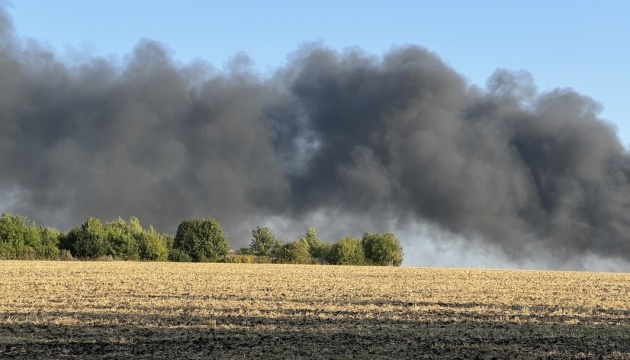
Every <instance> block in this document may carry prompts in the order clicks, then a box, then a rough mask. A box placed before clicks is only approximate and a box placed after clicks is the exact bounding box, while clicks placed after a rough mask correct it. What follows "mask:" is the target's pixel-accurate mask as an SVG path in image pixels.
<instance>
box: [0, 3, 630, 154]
mask: <svg viewBox="0 0 630 360" xmlns="http://www.w3.org/2000/svg"><path fill="white" fill-rule="evenodd" d="M4 3H5V4H6V3H7V2H4ZM8 11H9V13H10V15H11V16H12V18H13V21H14V26H15V29H16V32H17V34H18V35H19V36H21V37H22V38H28V39H33V40H36V41H37V42H40V43H42V44H44V45H46V46H49V47H50V48H51V49H53V50H54V51H55V52H57V53H59V54H61V55H64V56H72V55H73V54H74V55H77V54H79V55H85V54H88V55H89V54H93V55H105V56H111V57H114V58H119V59H121V60H124V57H125V55H126V54H128V53H129V52H130V51H131V49H132V48H133V47H134V46H135V44H136V43H137V42H138V41H139V40H140V39H143V38H149V39H153V40H157V41H160V42H162V43H164V44H166V45H167V46H168V48H170V49H171V50H172V52H173V56H174V57H175V58H176V59H178V60H180V61H182V62H184V63H186V62H189V61H191V60H195V59H202V60H205V61H208V62H210V63H211V64H213V65H214V66H217V67H222V66H223V65H224V64H225V63H226V62H227V61H228V60H229V59H230V58H231V57H232V56H234V55H235V54H237V53H239V52H245V53H247V54H248V55H249V56H250V57H251V58H252V59H253V60H254V62H255V64H256V67H257V69H259V70H260V71H261V72H265V71H267V70H269V69H273V68H275V67H277V66H279V65H281V64H282V63H283V61H284V60H285V59H286V56H287V55H288V54H290V53H291V52H292V51H294V50H295V49H296V48H297V47H298V46H299V45H300V44H302V43H303V42H305V41H321V42H323V43H324V44H326V45H327V46H329V47H332V48H335V49H343V48H346V47H353V46H358V47H360V48H363V49H364V50H366V51H367V52H370V53H374V54H382V53H383V52H385V51H387V50H388V49H390V48H391V47H392V46H396V45H405V44H417V45H421V46H424V47H426V48H428V49H429V50H431V51H434V52H436V53H437V54H438V55H439V56H440V57H441V58H442V59H443V60H444V61H446V62H447V63H448V64H450V65H451V66H452V67H453V68H454V69H455V70H456V71H457V72H459V73H460V74H462V75H463V76H465V77H466V78H467V79H469V81H470V82H471V83H474V84H478V85H482V86H483V85H484V84H485V80H486V78H487V77H488V76H489V75H490V74H491V73H492V72H493V71H494V70H495V69H497V68H507V69H512V70H527V71H529V72H530V73H531V74H532V75H533V77H534V79H535V81H536V83H537V85H538V89H539V90H540V91H545V90H549V89H552V88H555V87H571V88H573V89H575V90H577V91H578V92H580V93H582V94H585V95H588V96H590V97H592V98H594V99H595V100H597V101H598V102H600V103H601V104H602V105H603V107H604V111H603V112H602V114H601V115H602V117H603V118H605V119H607V120H609V121H610V122H612V123H614V124H615V125H616V126H617V128H618V130H619V135H620V137H621V139H622V142H623V144H624V145H626V146H627V145H628V144H630V86H628V85H629V84H630V71H629V70H628V64H630V20H629V19H630V1H625V0H609V1H594V0H593V1H585V0H571V1H561V0H558V1H542V0H530V1H505V0H503V1H494V0H493V1H487V0H483V1H482V0H480V1H432V2H428V1H366V0H362V1H322V0H320V1H311V2H309V3H306V2H304V1H288V0H287V1H277V0H270V1H234V0H231V1H200V0H195V1H193V0H188V1H148V0H134V1H128V0H125V1H120V0H109V1H83V0H56V1H34V0H24V1H13V2H12V3H11V2H9V3H8Z"/></svg>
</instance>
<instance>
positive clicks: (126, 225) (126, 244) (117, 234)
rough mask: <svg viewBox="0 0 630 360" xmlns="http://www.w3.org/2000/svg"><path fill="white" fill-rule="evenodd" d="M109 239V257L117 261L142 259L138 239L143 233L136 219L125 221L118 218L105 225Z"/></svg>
mask: <svg viewBox="0 0 630 360" xmlns="http://www.w3.org/2000/svg"><path fill="white" fill-rule="evenodd" d="M104 229H105V233H106V238H107V255H110V256H112V257H113V258H115V259H122V260H138V259H140V253H139V246H138V245H139V244H138V239H139V237H140V236H141V234H142V233H143V231H144V230H143V229H142V226H141V225H140V221H139V220H138V219H137V218H136V217H133V216H132V217H131V218H129V221H128V222H127V221H125V220H124V219H122V218H118V219H116V220H114V221H111V222H108V223H107V224H105V227H104Z"/></svg>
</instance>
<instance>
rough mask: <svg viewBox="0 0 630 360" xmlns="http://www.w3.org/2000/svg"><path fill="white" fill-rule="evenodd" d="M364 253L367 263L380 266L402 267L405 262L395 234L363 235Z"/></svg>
mask: <svg viewBox="0 0 630 360" xmlns="http://www.w3.org/2000/svg"><path fill="white" fill-rule="evenodd" d="M361 245H362V246H363V252H364V253H365V258H366V260H367V262H368V263H369V264H371V265H379V266H388V265H393V266H400V265H401V264H402V261H403V251H402V247H401V246H400V242H399V241H398V239H396V237H395V236H394V234H392V233H384V234H370V233H367V232H366V233H365V234H363V238H362V239H361Z"/></svg>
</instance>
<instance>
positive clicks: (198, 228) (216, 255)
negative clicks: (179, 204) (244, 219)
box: [173, 218, 229, 262]
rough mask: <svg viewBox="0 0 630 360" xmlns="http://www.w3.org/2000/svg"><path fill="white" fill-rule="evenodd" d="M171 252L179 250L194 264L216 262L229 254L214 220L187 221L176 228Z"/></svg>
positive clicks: (217, 223) (221, 233)
mask: <svg viewBox="0 0 630 360" xmlns="http://www.w3.org/2000/svg"><path fill="white" fill-rule="evenodd" d="M173 250H181V251H183V252H184V253H186V254H188V256H190V258H191V259H192V261H195V262H217V261H219V260H221V259H223V258H224V257H225V255H227V253H228V252H229V248H228V243H227V241H226V240H225V237H224V236H223V230H222V229H221V225H220V224H219V222H218V221H217V220H215V219H211V218H203V219H188V220H184V221H182V222H181V223H180V224H179V226H178V227H177V233H176V234H175V239H174V240H173Z"/></svg>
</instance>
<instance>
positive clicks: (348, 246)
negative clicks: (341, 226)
mask: <svg viewBox="0 0 630 360" xmlns="http://www.w3.org/2000/svg"><path fill="white" fill-rule="evenodd" d="M328 261H329V262H330V263H331V264H333V265H364V264H365V255H364V254H363V247H362V246H361V240H359V239H354V238H352V237H350V236H344V237H342V238H341V239H339V241H338V242H337V243H336V244H333V246H332V247H331V249H330V252H329V253H328Z"/></svg>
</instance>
